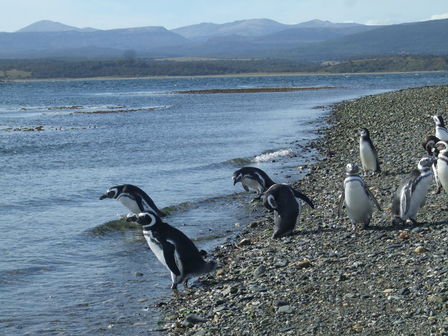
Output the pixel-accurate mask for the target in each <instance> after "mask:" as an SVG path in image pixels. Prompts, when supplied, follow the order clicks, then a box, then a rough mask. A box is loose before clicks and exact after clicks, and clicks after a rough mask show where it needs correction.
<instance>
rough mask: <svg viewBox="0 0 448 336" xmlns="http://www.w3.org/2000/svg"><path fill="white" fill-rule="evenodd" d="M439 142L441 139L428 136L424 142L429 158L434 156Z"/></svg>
mask: <svg viewBox="0 0 448 336" xmlns="http://www.w3.org/2000/svg"><path fill="white" fill-rule="evenodd" d="M439 141H440V139H439V138H438V137H436V136H434V135H427V136H426V137H425V139H424V140H423V141H422V146H423V148H424V149H425V151H426V153H428V156H434V150H435V149H436V143H438V142H439Z"/></svg>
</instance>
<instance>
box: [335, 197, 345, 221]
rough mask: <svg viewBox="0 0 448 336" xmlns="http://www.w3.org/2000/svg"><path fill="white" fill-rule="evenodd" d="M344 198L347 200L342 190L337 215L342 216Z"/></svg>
mask: <svg viewBox="0 0 448 336" xmlns="http://www.w3.org/2000/svg"><path fill="white" fill-rule="evenodd" d="M344 200H345V193H344V192H342V193H341V194H340V195H339V200H338V213H337V217H338V218H339V217H341V210H342V205H343V204H344Z"/></svg>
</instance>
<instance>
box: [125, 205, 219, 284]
mask: <svg viewBox="0 0 448 336" xmlns="http://www.w3.org/2000/svg"><path fill="white" fill-rule="evenodd" d="M127 221H130V222H136V223H138V224H140V225H141V226H142V228H143V236H144V237H145V239H146V242H147V243H148V246H149V248H150V249H151V251H152V252H153V253H154V255H155V256H156V258H157V259H158V260H159V261H160V262H161V263H162V264H163V265H164V266H165V267H166V268H167V269H168V270H169V272H170V275H171V289H173V290H174V291H175V292H176V293H177V286H178V285H179V284H180V283H183V284H184V287H185V288H188V280H189V279H191V278H193V277H197V276H200V275H203V274H206V273H210V272H213V271H214V270H215V269H216V268H217V264H216V262H215V261H213V260H212V261H206V260H204V258H203V257H204V251H199V250H198V248H197V247H196V245H195V244H194V243H193V242H192V241H191V239H190V238H188V237H187V236H186V235H185V234H184V233H183V232H181V231H180V230H178V229H176V228H174V227H173V226H171V225H169V224H167V223H165V222H163V221H162V219H161V218H160V217H159V216H158V215H157V214H155V213H153V212H143V213H139V214H137V215H136V214H132V215H128V217H127Z"/></svg>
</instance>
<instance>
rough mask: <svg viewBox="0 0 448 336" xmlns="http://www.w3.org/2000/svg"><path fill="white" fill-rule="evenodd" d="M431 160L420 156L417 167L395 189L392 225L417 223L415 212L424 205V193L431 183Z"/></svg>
mask: <svg viewBox="0 0 448 336" xmlns="http://www.w3.org/2000/svg"><path fill="white" fill-rule="evenodd" d="M433 161H434V159H433V158H431V157H424V158H422V159H421V160H420V161H419V163H418V169H415V170H414V171H413V172H412V173H411V175H410V176H409V177H408V178H407V179H406V180H405V181H403V183H402V184H401V185H400V187H399V188H398V190H397V191H396V193H395V195H394V198H393V201H392V214H393V216H394V219H393V220H392V224H393V225H396V224H398V223H399V222H408V221H411V222H412V223H414V224H416V223H417V220H416V216H417V212H418V211H419V210H420V208H421V207H422V206H423V205H425V202H426V194H427V193H428V189H429V187H430V185H431V181H432V176H433V173H432V170H431V165H432V163H433Z"/></svg>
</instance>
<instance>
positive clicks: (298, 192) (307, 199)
mask: <svg viewBox="0 0 448 336" xmlns="http://www.w3.org/2000/svg"><path fill="white" fill-rule="evenodd" d="M291 189H292V192H293V193H294V197H297V198H300V199H301V200H303V201H305V202H306V203H307V204H308V205H309V207H310V208H311V209H314V204H313V202H312V201H311V200H310V199H309V198H308V196H306V195H305V194H302V193H301V192H300V191H298V190H296V189H294V188H291Z"/></svg>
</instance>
